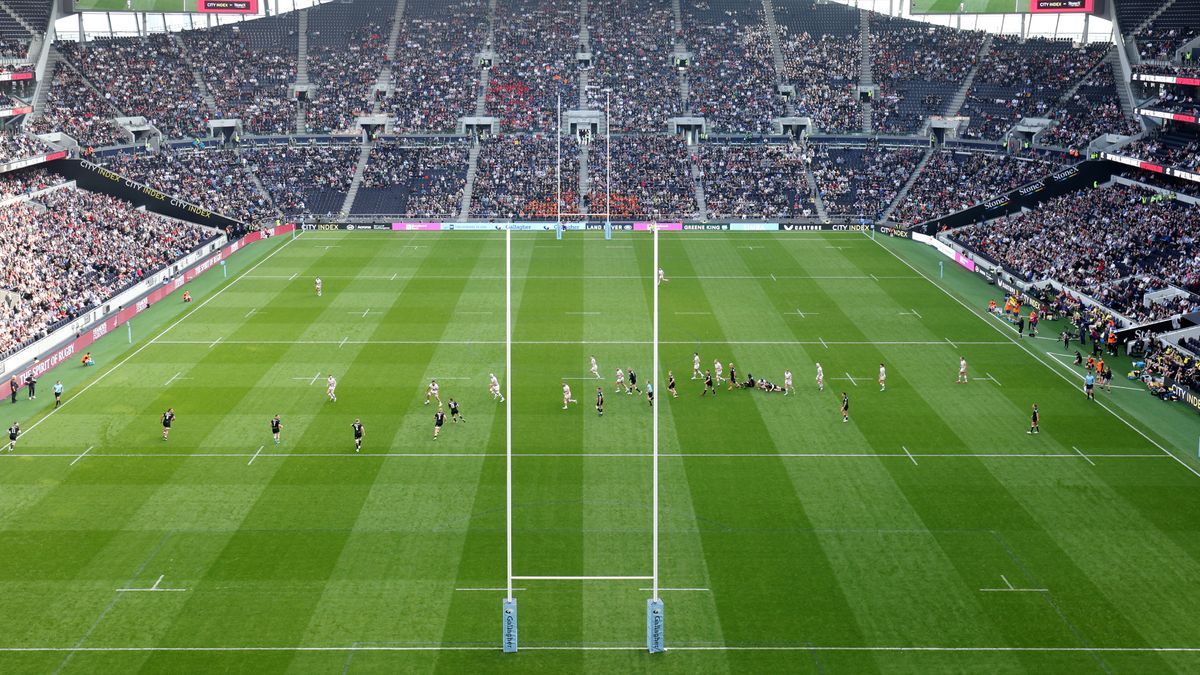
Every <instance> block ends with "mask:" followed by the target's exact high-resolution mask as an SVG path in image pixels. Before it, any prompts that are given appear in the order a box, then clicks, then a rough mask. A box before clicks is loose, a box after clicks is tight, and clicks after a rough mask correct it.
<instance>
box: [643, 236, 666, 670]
mask: <svg viewBox="0 0 1200 675" xmlns="http://www.w3.org/2000/svg"><path fill="white" fill-rule="evenodd" d="M651 230H652V231H653V232H652V235H653V237H654V256H653V266H652V268H651V269H650V283H652V284H654V317H653V320H652V323H653V333H654V337H653V341H652V347H651V348H652V351H653V354H652V358H651V361H652V363H653V364H654V370H653V371H652V372H651V374H650V382H651V384H652V385H653V386H654V398H653V399H651V403H650V415H651V422H650V429H651V437H652V439H651V442H652V444H653V447H652V450H651V456H652V457H653V460H652V462H653V464H652V465H651V470H650V473H651V480H652V482H653V485H652V486H651V499H650V501H651V507H650V510H651V513H652V515H651V525H650V533H651V534H650V540H651V543H650V547H651V549H652V550H651V561H650V569H651V573H650V574H651V582H650V592H651V596H650V599H648V600H647V601H646V649H647V651H649V652H650V653H652V654H653V653H659V652H662V651H665V650H666V644H665V638H664V630H663V625H664V616H663V601H662V599H661V598H659V597H658V400H659V398H660V396H659V390H658V289H659V283H658V227H657V225H654V226H651Z"/></svg>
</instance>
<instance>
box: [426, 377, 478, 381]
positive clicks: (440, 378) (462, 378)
mask: <svg viewBox="0 0 1200 675" xmlns="http://www.w3.org/2000/svg"><path fill="white" fill-rule="evenodd" d="M429 379H431V380H470V379H472V378H470V377H431V378H429Z"/></svg>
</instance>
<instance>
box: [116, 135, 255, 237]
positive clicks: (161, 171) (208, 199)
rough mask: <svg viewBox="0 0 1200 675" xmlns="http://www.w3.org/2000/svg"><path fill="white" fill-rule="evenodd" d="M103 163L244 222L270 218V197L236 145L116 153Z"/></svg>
mask: <svg viewBox="0 0 1200 675" xmlns="http://www.w3.org/2000/svg"><path fill="white" fill-rule="evenodd" d="M106 166H107V167H108V168H109V169H111V170H113V171H115V172H116V173H119V174H121V175H122V176H125V177H126V178H129V179H131V180H135V181H137V182H139V183H142V184H144V185H148V186H150V187H152V188H154V189H156V190H158V191H160V192H164V193H166V194H169V195H172V196H173V197H178V198H179V199H182V200H184V201H186V202H189V203H191V204H195V205H197V206H201V207H203V208H205V209H208V210H209V211H213V212H215V213H219V214H221V215H223V216H225V217H227V218H232V219H234V220H240V221H242V222H244V223H260V222H266V221H270V220H274V218H275V216H276V212H275V208H274V206H273V205H272V204H271V200H270V198H269V197H268V196H267V195H265V194H262V192H261V191H259V189H258V186H257V184H256V183H255V182H254V180H253V179H252V178H251V176H250V173H249V169H248V168H247V166H246V163H245V162H244V161H243V159H242V158H241V157H240V156H239V154H238V152H237V151H235V150H192V149H188V150H176V151H171V150H165V151H163V152H159V153H152V154H146V153H143V154H137V155H132V154H119V155H114V156H112V157H110V158H109V161H108V162H106Z"/></svg>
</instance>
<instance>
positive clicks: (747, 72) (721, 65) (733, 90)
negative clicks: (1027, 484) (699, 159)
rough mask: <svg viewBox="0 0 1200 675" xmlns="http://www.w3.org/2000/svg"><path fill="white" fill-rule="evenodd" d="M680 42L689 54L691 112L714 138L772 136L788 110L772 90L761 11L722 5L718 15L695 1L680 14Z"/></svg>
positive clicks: (752, 6) (768, 39) (767, 40)
mask: <svg viewBox="0 0 1200 675" xmlns="http://www.w3.org/2000/svg"><path fill="white" fill-rule="evenodd" d="M688 10H690V11H688ZM684 40H685V41H686V44H687V46H688V49H689V50H691V52H692V65H691V67H690V68H689V69H688V80H689V85H690V88H689V91H690V100H688V101H687V107H688V109H689V111H690V112H692V113H694V114H697V115H700V116H702V117H704V118H706V119H707V120H708V124H709V126H710V128H712V129H713V130H714V131H716V132H718V133H724V132H741V133H765V132H767V131H770V129H771V124H772V121H773V120H774V119H775V118H776V117H779V116H780V115H782V114H783V113H784V112H786V108H785V107H784V105H783V103H782V102H781V100H780V98H779V95H778V93H777V92H776V90H775V66H774V64H773V56H772V54H771V36H770V31H769V30H768V29H767V26H766V24H765V22H764V19H763V10H762V6H761V5H759V4H755V3H750V4H748V5H744V6H737V7H736V8H735V7H734V6H730V5H726V6H724V7H723V9H722V10H721V11H718V10H715V9H713V8H712V7H711V6H709V5H708V4H707V3H705V2H703V0H699V1H698V3H697V4H696V5H695V6H692V7H688V8H687V9H685V11H684Z"/></svg>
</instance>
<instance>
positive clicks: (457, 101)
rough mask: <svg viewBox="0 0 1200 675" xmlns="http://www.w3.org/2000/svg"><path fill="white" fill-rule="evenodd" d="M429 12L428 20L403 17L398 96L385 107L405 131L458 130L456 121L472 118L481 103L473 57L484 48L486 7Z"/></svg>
mask: <svg viewBox="0 0 1200 675" xmlns="http://www.w3.org/2000/svg"><path fill="white" fill-rule="evenodd" d="M409 7H410V8H411V7H412V5H409ZM427 9H428V10H429V11H430V14H427V15H420V16H408V14H409V13H410V12H407V11H406V12H405V18H404V20H403V21H402V22H401V25H400V36H399V42H398V44H397V46H396V58H395V59H393V60H392V63H391V71H392V73H391V75H392V84H393V85H394V86H395V93H393V94H392V95H391V96H390V97H388V98H387V100H385V101H384V102H383V106H384V108H383V109H384V111H385V112H387V113H390V114H391V115H393V116H394V117H395V119H396V126H397V128H398V129H401V130H404V131H447V130H451V129H454V128H455V127H456V126H457V125H458V118H460V117H462V116H464V115H470V114H472V113H474V111H475V103H476V99H477V98H478V90H479V68H478V65H477V64H476V63H475V55H476V51H477V50H478V49H479V47H480V46H481V45H482V44H483V43H484V42H485V40H484V35H485V29H486V26H487V2H486V1H485V0H461V1H459V2H450V3H445V4H443V3H429V6H428V7H427ZM435 10H436V11H435ZM414 91H417V92H421V96H413V95H412V92H414Z"/></svg>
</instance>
